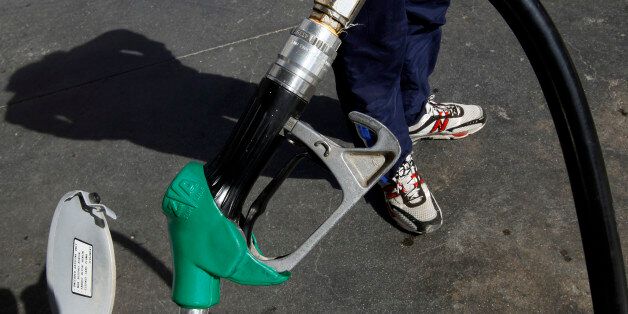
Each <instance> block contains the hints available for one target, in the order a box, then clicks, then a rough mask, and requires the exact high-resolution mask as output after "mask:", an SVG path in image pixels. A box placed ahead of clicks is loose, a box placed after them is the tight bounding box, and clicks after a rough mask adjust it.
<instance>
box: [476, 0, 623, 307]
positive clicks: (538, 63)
mask: <svg viewBox="0 0 628 314" xmlns="http://www.w3.org/2000/svg"><path fill="white" fill-rule="evenodd" d="M489 1H490V2H491V4H493V6H494V7H495V8H496V9H497V11H499V13H500V14H501V15H502V17H503V18H504V20H505V21H506V23H508V25H509V26H510V28H511V29H512V31H513V32H514V33H515V35H516V36H517V39H518V40H519V42H520V43H521V46H522V47H523V50H524V51H525V53H526V55H527V56H528V59H529V60H530V63H531V64H532V67H533V68H534V71H535V73H536V76H537V78H538V80H539V83H540V84H541V88H542V89H543V93H544V95H545V99H546V100H547V105H548V107H549V109H550V112H551V114H552V118H553V119H554V125H555V127H556V131H557V133H558V138H559V140H560V144H561V147H562V150H563V156H564V158H565V163H566V164H567V171H568V173H569V180H570V183H571V189H572V193H573V196H574V201H575V206H576V212H577V215H578V223H579V225H580V234H581V236H582V245H583V248H584V256H585V259H586V264H587V271H588V275H589V285H590V288H591V297H592V300H593V308H594V310H595V311H596V312H598V313H602V312H618V313H628V294H627V289H626V274H625V270H624V259H623V256H622V252H621V245H620V242H619V236H618V234H617V225H616V223H615V212H614V210H613V200H612V197H611V192H610V187H609V183H608V178H607V175H606V168H605V166H604V159H603V157H602V151H601V149H600V143H599V141H598V137H597V133H596V131H595V125H594V123H593V118H592V116H591V111H590V110H589V105H588V103H587V99H586V96H585V94H584V91H583V89H582V85H581V83H580V80H579V78H578V74H577V73H576V70H575V67H574V65H573V63H572V61H571V58H570V57H569V54H568V52H567V49H566V47H565V44H564V43H563V41H562V39H561V37H560V35H559V34H558V31H557V30H556V27H555V26H554V24H553V22H552V20H551V19H550V17H549V15H548V14H547V12H546V11H545V9H544V8H543V6H542V5H541V3H540V2H539V1H538V0H489Z"/></svg>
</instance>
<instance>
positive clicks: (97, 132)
mask: <svg viewBox="0 0 628 314" xmlns="http://www.w3.org/2000/svg"><path fill="white" fill-rule="evenodd" d="M260 79H261V77H260ZM255 89H256V84H252V83H248V82H245V81H242V80H238V79H234V78H228V77H224V76H220V75H213V74H206V73H201V72H199V71H197V70H196V69H193V68H190V67H187V66H185V65H184V64H182V63H181V61H180V60H178V59H177V58H176V57H175V56H174V55H172V53H171V52H170V51H169V50H168V49H167V48H166V47H165V45H164V44H162V43H160V42H156V41H153V40H150V39H149V38H147V37H145V36H143V35H141V34H138V33H134V32H131V31H128V30H114V31H109V32H107V33H104V34H102V35H100V36H98V37H96V38H94V39H93V40H91V41H89V42H87V43H85V44H83V45H80V46H77V47H75V48H72V49H71V50H69V51H57V52H54V53H51V54H48V55H46V56H45V57H44V58H43V59H41V60H40V61H37V62H35V63H32V64H29V65H27V66H24V67H22V68H21V69H19V70H17V71H16V72H15V73H14V74H13V75H12V76H11V78H10V80H9V83H8V84H7V86H6V87H5V90H6V91H8V92H11V93H13V97H12V99H11V100H10V101H9V103H8V105H7V110H6V115H5V120H6V121H7V122H9V123H12V124H17V125H20V126H23V127H25V128H27V129H30V130H34V131H37V132H41V133H46V134H52V135H55V136H58V137H62V138H69V139H76V140H128V141H131V142H133V143H135V144H137V145H141V146H144V147H146V148H149V149H152V150H155V151H159V152H163V153H167V154H176V155H179V156H184V157H188V158H193V159H197V160H202V161H209V160H210V159H211V158H213V157H214V156H215V155H216V154H217V153H218V150H219V149H220V148H221V147H222V146H223V144H224V142H225V141H226V140H227V137H228V136H229V134H230V132H231V129H232V128H233V126H234V125H235V121H236V120H237V118H238V117H239V116H240V114H241V113H242V112H243V111H244V109H245V108H246V106H247V105H248V103H249V101H250V99H251V98H252V96H253V94H254V92H255ZM340 112H341V111H340V109H339V105H338V101H337V100H335V99H332V98H328V97H315V98H314V99H313V100H312V104H311V105H310V106H309V111H308V112H306V114H305V116H306V120H307V121H308V122H309V123H311V124H313V125H314V126H315V127H317V128H318V129H319V131H320V132H321V133H323V134H325V135H328V136H331V137H343V136H346V134H348V131H347V129H346V128H345V125H344V124H343V123H338V122H339V121H342V118H341V116H340V115H339V113H340ZM329 117H334V118H335V119H334V120H337V121H330V119H329ZM300 173H302V172H300ZM265 175H266V174H265Z"/></svg>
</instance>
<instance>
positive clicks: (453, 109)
mask: <svg viewBox="0 0 628 314" xmlns="http://www.w3.org/2000/svg"><path fill="white" fill-rule="evenodd" d="M428 102H429V103H430V105H431V106H432V109H433V110H434V111H435V112H436V114H437V115H438V116H440V117H445V118H449V117H455V116H457V115H458V113H459V112H458V106H456V105H445V104H440V103H437V102H435V101H434V95H431V96H430V98H429V99H428Z"/></svg>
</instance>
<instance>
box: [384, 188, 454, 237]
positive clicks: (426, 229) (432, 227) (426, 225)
mask: <svg viewBox="0 0 628 314" xmlns="http://www.w3.org/2000/svg"><path fill="white" fill-rule="evenodd" d="M432 204H433V205H434V207H435V208H436V212H437V214H436V218H434V219H432V220H430V221H419V220H417V219H416V218H414V217H412V216H410V214H407V213H405V212H404V211H402V210H399V209H397V208H395V207H393V206H390V205H389V204H387V207H388V214H390V216H391V217H392V218H393V220H395V221H396V222H397V225H398V226H399V227H401V229H403V230H405V231H407V232H410V233H412V234H418V235H424V234H428V233H432V232H434V231H436V230H438V229H440V227H441V226H442V225H443V212H442V211H441V209H440V205H438V202H437V201H436V199H435V198H434V197H433V196H432ZM397 215H401V216H404V217H405V218H406V219H407V220H409V221H410V222H411V223H412V224H413V225H414V226H415V228H416V230H410V229H408V228H406V227H405V223H401V222H400V219H398V218H396V217H395V216H397ZM436 220H438V221H439V223H437V224H435V223H432V222H433V221H436ZM415 221H416V222H415ZM417 223H418V224H417ZM419 224H420V225H421V226H420V225H419ZM421 229H423V230H421Z"/></svg>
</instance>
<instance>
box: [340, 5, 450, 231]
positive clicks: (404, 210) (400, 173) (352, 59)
mask: <svg viewBox="0 0 628 314" xmlns="http://www.w3.org/2000/svg"><path fill="white" fill-rule="evenodd" d="M405 3H406V1H405V0H367V1H366V3H365V4H364V7H363V9H362V11H361V12H360V14H359V15H358V17H357V20H356V21H355V24H357V25H356V26H354V27H352V28H350V29H349V30H348V31H347V33H346V34H344V36H343V46H341V50H340V51H339V56H338V58H337V59H336V62H335V63H334V73H335V74H336V89H337V90H338V98H339V99H340V103H341V105H342V106H343V109H344V111H345V112H348V111H350V110H358V111H361V112H364V113H366V114H368V115H370V116H372V117H373V118H375V119H377V120H379V121H380V122H382V124H384V125H385V126H386V127H388V128H389V129H390V130H391V131H392V132H393V133H394V134H395V136H396V137H397V139H398V140H399V144H400V145H401V150H402V152H401V156H400V158H399V160H398V162H397V163H396V165H394V166H393V168H392V169H391V171H390V172H389V173H388V174H387V175H386V176H385V177H384V178H382V180H381V182H380V183H381V185H382V188H383V191H384V195H385V197H386V204H387V205H388V210H389V212H390V214H391V217H392V218H393V219H394V220H395V221H396V222H397V223H398V224H399V226H400V227H402V228H403V229H405V230H408V231H410V232H414V233H429V232H433V231H435V230H437V229H438V228H439V227H440V225H441V223H442V215H441V211H440V208H439V207H438V204H437V203H436V201H435V200H434V198H433V196H432V195H431V193H430V192H429V189H428V188H427V185H426V184H425V182H424V181H423V180H422V179H421V178H420V177H419V175H418V174H417V171H416V167H415V166H414V162H413V161H412V154H411V153H412V141H411V140H410V136H409V129H408V125H407V123H406V117H405V110H404V104H403V96H402V91H401V72H402V70H403V65H404V62H405V59H406V58H405V56H404V54H405V52H406V44H407V41H406V37H407V34H408V23H407V20H406V19H407V14H406V9H405ZM357 131H358V133H359V136H360V138H361V140H363V141H364V142H365V144H366V145H372V144H373V142H372V140H373V139H372V138H371V136H372V134H371V133H370V132H368V131H367V130H365V129H364V128H357Z"/></svg>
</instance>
